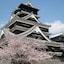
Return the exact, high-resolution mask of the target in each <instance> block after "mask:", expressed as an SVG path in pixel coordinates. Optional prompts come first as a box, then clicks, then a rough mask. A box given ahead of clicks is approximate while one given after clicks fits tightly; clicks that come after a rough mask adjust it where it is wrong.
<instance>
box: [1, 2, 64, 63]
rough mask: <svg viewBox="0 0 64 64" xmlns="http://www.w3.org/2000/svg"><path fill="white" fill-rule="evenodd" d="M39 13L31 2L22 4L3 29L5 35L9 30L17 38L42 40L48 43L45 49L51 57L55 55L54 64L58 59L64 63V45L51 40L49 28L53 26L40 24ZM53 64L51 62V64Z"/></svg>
mask: <svg viewBox="0 0 64 64" xmlns="http://www.w3.org/2000/svg"><path fill="white" fill-rule="evenodd" d="M38 11H39V9H37V8H35V7H34V6H33V5H32V4H31V2H29V1H28V2H27V3H25V4H23V3H21V4H20V5H19V6H18V7H17V8H16V9H15V10H14V11H13V12H12V15H11V18H10V21H9V22H8V23H7V24H6V25H5V26H4V27H3V28H2V29H3V31H4V33H5V31H6V30H7V31H9V32H10V33H12V34H13V35H14V36H16V37H17V36H22V37H27V38H33V39H36V40H41V41H42V42H43V41H46V46H47V48H45V50H46V52H49V53H50V54H51V55H53V58H52V60H53V59H54V60H53V61H52V63H53V62H55V61H56V60H57V59H60V60H61V61H63V59H64V48H63V44H62V43H59V42H54V41H52V40H50V39H49V35H50V33H49V28H50V27H51V25H46V24H42V23H40V21H39V16H38ZM4 36H5V34H3V35H2V36H1V37H2V38H4ZM55 59H56V60H55ZM47 62H48V61H47ZM56 62H58V61H56ZM52 63H51V61H50V64H52ZM55 64H56V63H55ZM59 64H60V63H59Z"/></svg>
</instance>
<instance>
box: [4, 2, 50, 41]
mask: <svg viewBox="0 0 64 64" xmlns="http://www.w3.org/2000/svg"><path fill="white" fill-rule="evenodd" d="M38 11H39V9H37V8H35V7H34V6H32V4H31V3H30V2H29V1H28V2H27V3H25V4H23V3H21V4H20V5H19V6H18V7H17V8H16V9H15V10H14V11H13V12H12V16H11V18H10V21H9V23H8V24H7V25H6V26H5V27H6V28H9V30H10V31H11V32H12V33H14V34H16V35H20V34H23V35H22V36H27V37H31V38H35V39H41V40H48V41H50V40H49V39H48V38H49V27H50V25H46V24H41V23H40V22H39V20H38V19H39V16H38Z"/></svg>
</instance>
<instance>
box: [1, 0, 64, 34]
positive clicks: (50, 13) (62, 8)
mask: <svg viewBox="0 0 64 64" xmlns="http://www.w3.org/2000/svg"><path fill="white" fill-rule="evenodd" d="M25 2H27V0H0V27H1V26H2V25H4V24H6V23H7V22H8V21H9V19H10V16H11V12H12V11H13V10H14V9H15V8H16V7H17V6H18V5H19V4H20V3H25ZM31 3H32V5H33V6H34V7H36V8H38V9H40V11H39V16H40V19H39V20H40V21H41V22H42V23H47V24H51V25H52V27H51V29H54V30H56V29H58V30H57V31H55V33H59V32H64V30H63V28H64V0H31ZM56 26H58V27H57V28H56ZM59 26H60V27H61V26H62V27H61V28H60V27H59ZM59 28H60V29H59ZM51 29H50V32H53V30H52V31H51Z"/></svg>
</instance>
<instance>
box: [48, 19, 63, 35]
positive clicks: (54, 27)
mask: <svg viewBox="0 0 64 64" xmlns="http://www.w3.org/2000/svg"><path fill="white" fill-rule="evenodd" d="M47 24H50V25H51V28H50V29H49V32H50V33H52V34H57V33H60V32H64V24H63V23H62V22H61V21H59V20H57V21H54V22H52V23H47Z"/></svg>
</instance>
